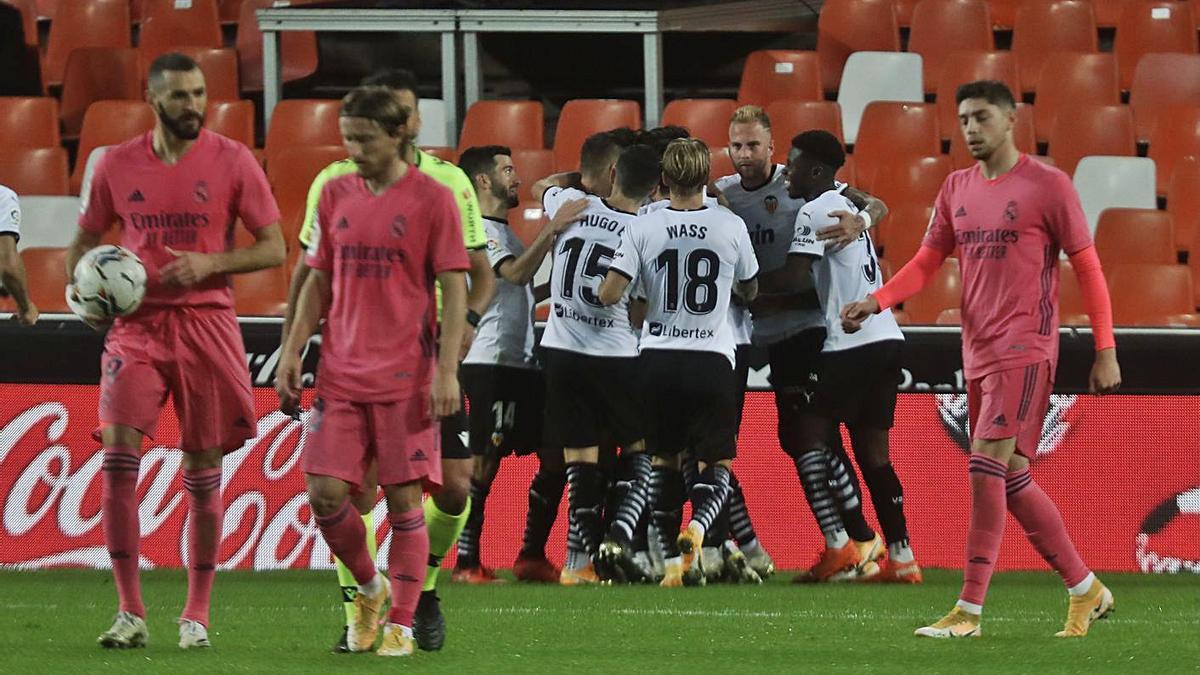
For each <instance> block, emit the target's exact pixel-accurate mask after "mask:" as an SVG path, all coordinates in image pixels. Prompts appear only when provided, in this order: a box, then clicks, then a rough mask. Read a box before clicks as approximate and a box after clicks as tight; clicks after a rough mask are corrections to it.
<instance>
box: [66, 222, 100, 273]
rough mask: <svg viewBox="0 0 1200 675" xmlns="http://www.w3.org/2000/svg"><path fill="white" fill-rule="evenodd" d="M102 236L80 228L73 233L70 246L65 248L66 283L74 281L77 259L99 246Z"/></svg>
mask: <svg viewBox="0 0 1200 675" xmlns="http://www.w3.org/2000/svg"><path fill="white" fill-rule="evenodd" d="M102 236H103V235H101V234H100V233H99V232H91V231H89V230H84V229H82V228H81V229H80V230H78V231H77V232H76V233H75V238H74V239H72V240H71V245H70V246H68V247H67V257H66V260H67V280H68V282H74V281H75V266H76V265H78V264H79V259H80V258H82V257H83V254H84V253H87V252H88V251H90V250H92V249H94V248H96V247H97V246H99V245H100V239H101V238H102Z"/></svg>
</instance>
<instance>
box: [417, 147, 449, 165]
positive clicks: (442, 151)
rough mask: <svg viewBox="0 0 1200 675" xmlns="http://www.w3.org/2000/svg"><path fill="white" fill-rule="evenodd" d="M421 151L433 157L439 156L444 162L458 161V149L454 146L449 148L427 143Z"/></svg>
mask: <svg viewBox="0 0 1200 675" xmlns="http://www.w3.org/2000/svg"><path fill="white" fill-rule="evenodd" d="M421 152H423V153H425V154H427V155H432V156H433V157H437V158H438V159H440V160H442V161H443V162H450V163H451V164H457V163H458V151H457V150H455V149H454V148H447V147H445V146H440V145H427V146H425V147H423V148H421Z"/></svg>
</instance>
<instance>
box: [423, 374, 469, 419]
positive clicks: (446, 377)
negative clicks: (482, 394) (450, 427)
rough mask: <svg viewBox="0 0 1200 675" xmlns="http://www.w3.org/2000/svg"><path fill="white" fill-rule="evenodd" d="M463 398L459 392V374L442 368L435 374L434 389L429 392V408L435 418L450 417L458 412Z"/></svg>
mask: <svg viewBox="0 0 1200 675" xmlns="http://www.w3.org/2000/svg"><path fill="white" fill-rule="evenodd" d="M461 404H462V398H461V397H460V396H459V393H458V374H457V373H447V372H445V371H443V370H442V369H441V368H438V369H437V372H436V373H434V376H433V390H432V391H431V392H430V394H429V410H430V413H431V414H432V415H433V418H434V419H441V418H443V417H450V416H451V415H453V414H455V413H457V412H458V407H459V406H460V405H461Z"/></svg>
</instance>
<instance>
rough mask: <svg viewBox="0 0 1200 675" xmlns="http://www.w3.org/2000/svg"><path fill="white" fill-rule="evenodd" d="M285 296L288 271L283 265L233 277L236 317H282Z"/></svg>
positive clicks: (285, 300)
mask: <svg viewBox="0 0 1200 675" xmlns="http://www.w3.org/2000/svg"><path fill="white" fill-rule="evenodd" d="M241 229H243V230H244V228H241ZM287 296H288V271H287V270H286V269H284V266H283V265H280V266H278V267H268V268H267V269H265V270H258V271H256V272H250V273H248V274H235V275H233V308H234V310H235V311H236V312H237V313H238V316H283V315H284V314H286V313H287Z"/></svg>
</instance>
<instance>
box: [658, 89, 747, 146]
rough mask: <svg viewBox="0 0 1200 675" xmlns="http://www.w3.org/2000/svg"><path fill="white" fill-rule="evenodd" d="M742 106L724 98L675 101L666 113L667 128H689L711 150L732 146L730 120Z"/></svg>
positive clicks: (667, 108) (665, 122)
mask: <svg viewBox="0 0 1200 675" xmlns="http://www.w3.org/2000/svg"><path fill="white" fill-rule="evenodd" d="M737 108H738V102H737V101H734V100H731V99H724V98H682V99H676V100H674V101H671V102H670V103H668V104H667V107H666V108H665V109H664V110H663V119H662V123H663V126H669V125H678V126H681V127H687V130H688V131H689V132H691V134H692V138H699V139H700V140H702V141H704V143H705V144H706V145H708V147H710V148H717V147H720V146H722V145H728V144H729V119H730V118H731V117H733V112H734V111H735V110H737Z"/></svg>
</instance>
